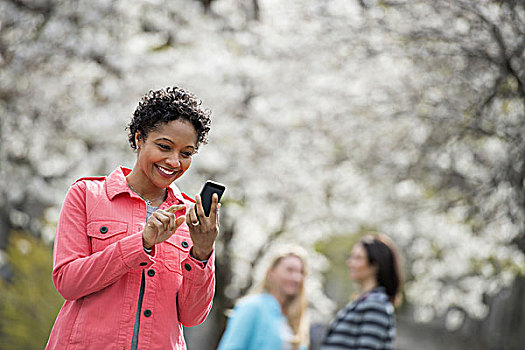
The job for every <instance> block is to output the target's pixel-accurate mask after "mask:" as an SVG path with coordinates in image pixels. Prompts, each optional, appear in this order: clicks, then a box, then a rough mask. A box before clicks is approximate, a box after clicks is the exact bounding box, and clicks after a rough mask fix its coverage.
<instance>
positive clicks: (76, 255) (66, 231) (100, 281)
mask: <svg viewBox="0 0 525 350" xmlns="http://www.w3.org/2000/svg"><path fill="white" fill-rule="evenodd" d="M140 263H145V265H144V266H141V265H140ZM152 263H153V260H152V259H151V258H150V257H149V255H148V254H146V253H145V252H144V249H142V233H140V232H138V233H135V234H132V235H130V236H127V237H125V238H123V239H122V240H120V241H118V242H115V243H113V244H111V245H109V246H108V247H106V248H105V249H104V250H102V251H100V252H96V253H93V254H91V247H90V242H89V238H88V236H87V219H86V184H85V182H83V181H79V182H76V183H75V184H73V185H72V186H71V188H70V190H69V191H68V193H67V195H66V198H65V200H64V203H63V206H62V210H61V212H60V217H59V220H58V225H57V232H56V236H55V243H54V250H53V283H54V284H55V287H56V289H57V290H58V292H59V293H60V294H61V295H62V296H63V297H64V298H65V299H66V300H76V299H79V298H81V297H84V296H86V295H88V294H91V293H94V292H97V291H99V290H101V289H103V288H105V287H107V286H108V285H111V284H112V283H114V282H115V281H117V280H118V279H119V278H121V277H122V276H123V275H124V274H125V273H127V272H128V271H130V270H131V269H133V268H137V269H139V268H143V267H147V266H148V265H151V264H152Z"/></svg>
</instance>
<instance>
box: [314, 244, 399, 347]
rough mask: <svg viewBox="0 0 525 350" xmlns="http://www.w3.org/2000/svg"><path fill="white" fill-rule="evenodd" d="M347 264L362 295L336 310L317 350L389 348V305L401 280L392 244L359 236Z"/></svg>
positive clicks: (392, 320)
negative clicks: (336, 312) (319, 348)
mask: <svg viewBox="0 0 525 350" xmlns="http://www.w3.org/2000/svg"><path fill="white" fill-rule="evenodd" d="M348 267H349V269H350V278H351V279H352V280H353V281H355V282H356V283H357V284H359V286H360V287H361V291H362V294H361V295H360V296H359V298H358V299H356V300H355V301H353V302H351V303H349V304H348V305H347V306H346V307H345V308H344V309H342V310H340V311H339V312H338V314H337V316H336V318H335V320H334V321H333V322H332V324H331V325H330V328H329V330H328V333H327V336H326V338H325V340H324V342H323V345H322V346H321V349H322V350H339V349H374V350H376V349H378V350H379V349H385V350H386V349H393V348H394V337H395V332H396V328H395V317H394V306H393V305H396V304H397V301H398V299H399V290H400V286H401V280H402V277H401V270H400V266H399V258H398V254H397V252H396V249H395V248H394V245H393V243H392V242H391V241H390V240H389V239H388V238H387V237H386V236H384V235H373V236H371V235H368V236H365V237H363V238H362V239H361V240H360V241H359V242H358V243H357V244H356V245H355V246H354V247H353V249H352V253H351V254H350V258H349V259H348Z"/></svg>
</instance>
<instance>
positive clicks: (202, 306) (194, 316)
mask: <svg viewBox="0 0 525 350" xmlns="http://www.w3.org/2000/svg"><path fill="white" fill-rule="evenodd" d="M181 271H182V285H181V288H180V289H179V291H178V294H177V311H178V313H179V321H180V322H181V323H182V324H183V325H184V326H186V327H193V326H196V325H198V324H200V323H202V322H204V320H205V319H206V317H207V316H208V314H209V313H210V310H211V306H212V304H213V296H214V294H215V251H213V252H212V255H211V256H210V258H209V259H208V261H207V262H206V264H204V263H202V262H200V261H198V260H196V259H194V258H192V257H191V256H189V255H188V257H187V258H186V259H184V260H183V261H182V263H181Z"/></svg>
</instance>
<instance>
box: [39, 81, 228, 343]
mask: <svg viewBox="0 0 525 350" xmlns="http://www.w3.org/2000/svg"><path fill="white" fill-rule="evenodd" d="M128 128H129V142H130V145H131V147H132V148H133V149H135V150H136V151H137V161H136V163H135V166H134V167H133V169H127V168H124V167H120V168H118V169H116V170H115V171H113V172H112V173H111V174H110V175H109V176H107V177H89V178H82V179H79V180H77V181H76V182H75V183H74V184H73V185H72V186H71V188H70V190H69V192H68V193H67V195H66V199H65V200H64V204H63V207H62V211H61V213H60V218H59V222H58V226H57V233H56V238H55V248H54V259H53V282H54V283H55V286H56V288H57V290H58V291H59V293H60V294H61V295H62V296H63V297H64V298H65V299H66V302H65V303H64V305H63V307H62V309H61V310H60V313H59V315H58V317H57V320H56V322H55V325H54V327H53V329H52V331H51V335H50V338H49V341H48V344H47V349H72V348H75V349H77V348H81V349H138V348H141V349H185V348H186V345H185V341H184V337H183V334H182V326H194V325H197V324H199V323H201V322H203V321H204V319H205V318H206V316H207V315H208V313H209V312H210V309H211V305H212V298H213V294H214V290H215V277H214V270H215V265H214V254H213V252H214V243H215V240H216V238H217V235H218V227H219V223H218V212H219V204H218V198H217V197H216V196H215V197H213V198H212V206H211V212H210V216H209V217H207V216H205V215H204V209H203V207H202V203H201V200H200V198H199V196H196V200H195V201H194V200H192V199H191V198H190V197H188V196H186V195H185V194H184V193H182V192H181V191H180V190H179V189H178V188H177V187H176V186H175V185H174V183H173V182H174V181H175V180H176V179H178V178H179V177H181V176H182V175H183V174H184V172H185V171H186V170H188V168H189V167H190V165H191V162H192V159H193V155H194V154H195V153H196V152H197V150H198V148H199V146H200V145H201V144H203V143H206V142H207V134H208V132H209V130H210V112H209V111H207V110H203V109H201V107H200V101H199V100H198V99H197V98H196V97H195V96H194V95H193V94H191V93H189V92H187V91H185V90H183V89H180V88H177V87H174V88H167V89H162V90H157V91H150V92H149V93H148V94H147V95H145V96H144V97H143V98H142V100H141V102H140V103H139V106H138V107H137V109H136V110H135V113H134V114H133V117H132V119H131V122H130V123H129V125H128ZM193 208H196V210H193ZM188 221H190V222H192V223H197V224H193V225H187V224H186V222H188Z"/></svg>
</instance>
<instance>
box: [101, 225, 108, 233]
mask: <svg viewBox="0 0 525 350" xmlns="http://www.w3.org/2000/svg"><path fill="white" fill-rule="evenodd" d="M106 232H108V228H107V227H106V226H102V227H101V228H100V233H106Z"/></svg>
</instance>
